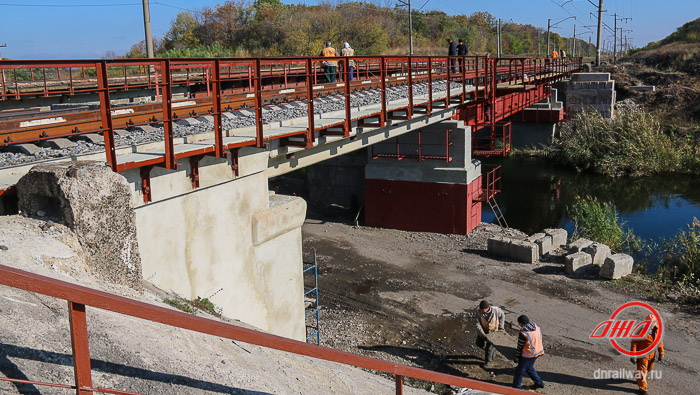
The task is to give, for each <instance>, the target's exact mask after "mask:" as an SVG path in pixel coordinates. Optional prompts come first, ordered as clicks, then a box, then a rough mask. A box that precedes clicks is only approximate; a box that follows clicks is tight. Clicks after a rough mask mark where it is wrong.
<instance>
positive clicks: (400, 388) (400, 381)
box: [396, 374, 403, 395]
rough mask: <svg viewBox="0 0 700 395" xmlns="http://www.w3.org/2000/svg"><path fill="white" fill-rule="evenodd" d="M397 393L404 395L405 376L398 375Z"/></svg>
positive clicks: (397, 394)
mask: <svg viewBox="0 0 700 395" xmlns="http://www.w3.org/2000/svg"><path fill="white" fill-rule="evenodd" d="M396 395H403V376H401V375H398V374H397V375H396Z"/></svg>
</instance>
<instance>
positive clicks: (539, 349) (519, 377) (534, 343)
mask: <svg viewBox="0 0 700 395" xmlns="http://www.w3.org/2000/svg"><path fill="white" fill-rule="evenodd" d="M518 325H520V334H519V335H518V346H517V347H516V350H515V362H516V363H517V364H518V366H517V367H516V368H515V374H514V375H513V387H515V388H521V386H522V382H523V376H525V373H527V375H528V376H530V378H531V379H532V381H534V382H535V389H537V388H544V381H542V379H541V378H540V376H539V375H538V374H537V371H536V370H535V361H536V360H537V358H538V357H539V356H541V355H543V354H544V346H543V345H542V332H541V331H540V327H539V326H538V325H537V324H535V323H534V322H530V319H529V318H528V317H527V316H526V315H521V316H520V317H518Z"/></svg>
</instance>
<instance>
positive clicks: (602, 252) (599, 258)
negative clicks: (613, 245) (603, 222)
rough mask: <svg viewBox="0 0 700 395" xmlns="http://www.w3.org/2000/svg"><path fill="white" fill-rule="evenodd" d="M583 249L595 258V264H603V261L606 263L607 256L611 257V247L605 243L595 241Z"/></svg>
mask: <svg viewBox="0 0 700 395" xmlns="http://www.w3.org/2000/svg"><path fill="white" fill-rule="evenodd" d="M582 251H583V252H585V253H586V254H588V255H590V256H591V259H592V260H593V265H595V266H598V267H600V266H603V263H605V258H607V257H609V256H610V254H611V252H610V247H608V246H606V245H605V244H603V243H593V244H591V245H589V246H588V247H585V248H583V250H582Z"/></svg>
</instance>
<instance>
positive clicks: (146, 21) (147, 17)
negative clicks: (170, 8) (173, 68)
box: [143, 0, 155, 59]
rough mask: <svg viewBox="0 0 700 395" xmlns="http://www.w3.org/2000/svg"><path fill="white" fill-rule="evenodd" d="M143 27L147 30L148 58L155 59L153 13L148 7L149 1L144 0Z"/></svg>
mask: <svg viewBox="0 0 700 395" xmlns="http://www.w3.org/2000/svg"><path fill="white" fill-rule="evenodd" d="M143 27H144V29H145V30H146V56H147V57H148V58H150V59H153V58H154V57H155V55H154V54H153V36H152V35H151V11H150V10H149V7H148V0H143Z"/></svg>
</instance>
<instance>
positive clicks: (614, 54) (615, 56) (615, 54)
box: [613, 13, 617, 63]
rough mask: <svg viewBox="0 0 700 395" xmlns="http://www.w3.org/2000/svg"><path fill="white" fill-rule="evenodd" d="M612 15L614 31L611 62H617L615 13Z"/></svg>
mask: <svg viewBox="0 0 700 395" xmlns="http://www.w3.org/2000/svg"><path fill="white" fill-rule="evenodd" d="M613 15H614V16H615V25H613V30H614V32H615V34H614V35H613V36H614V38H613V63H617V13H615V14H613Z"/></svg>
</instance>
